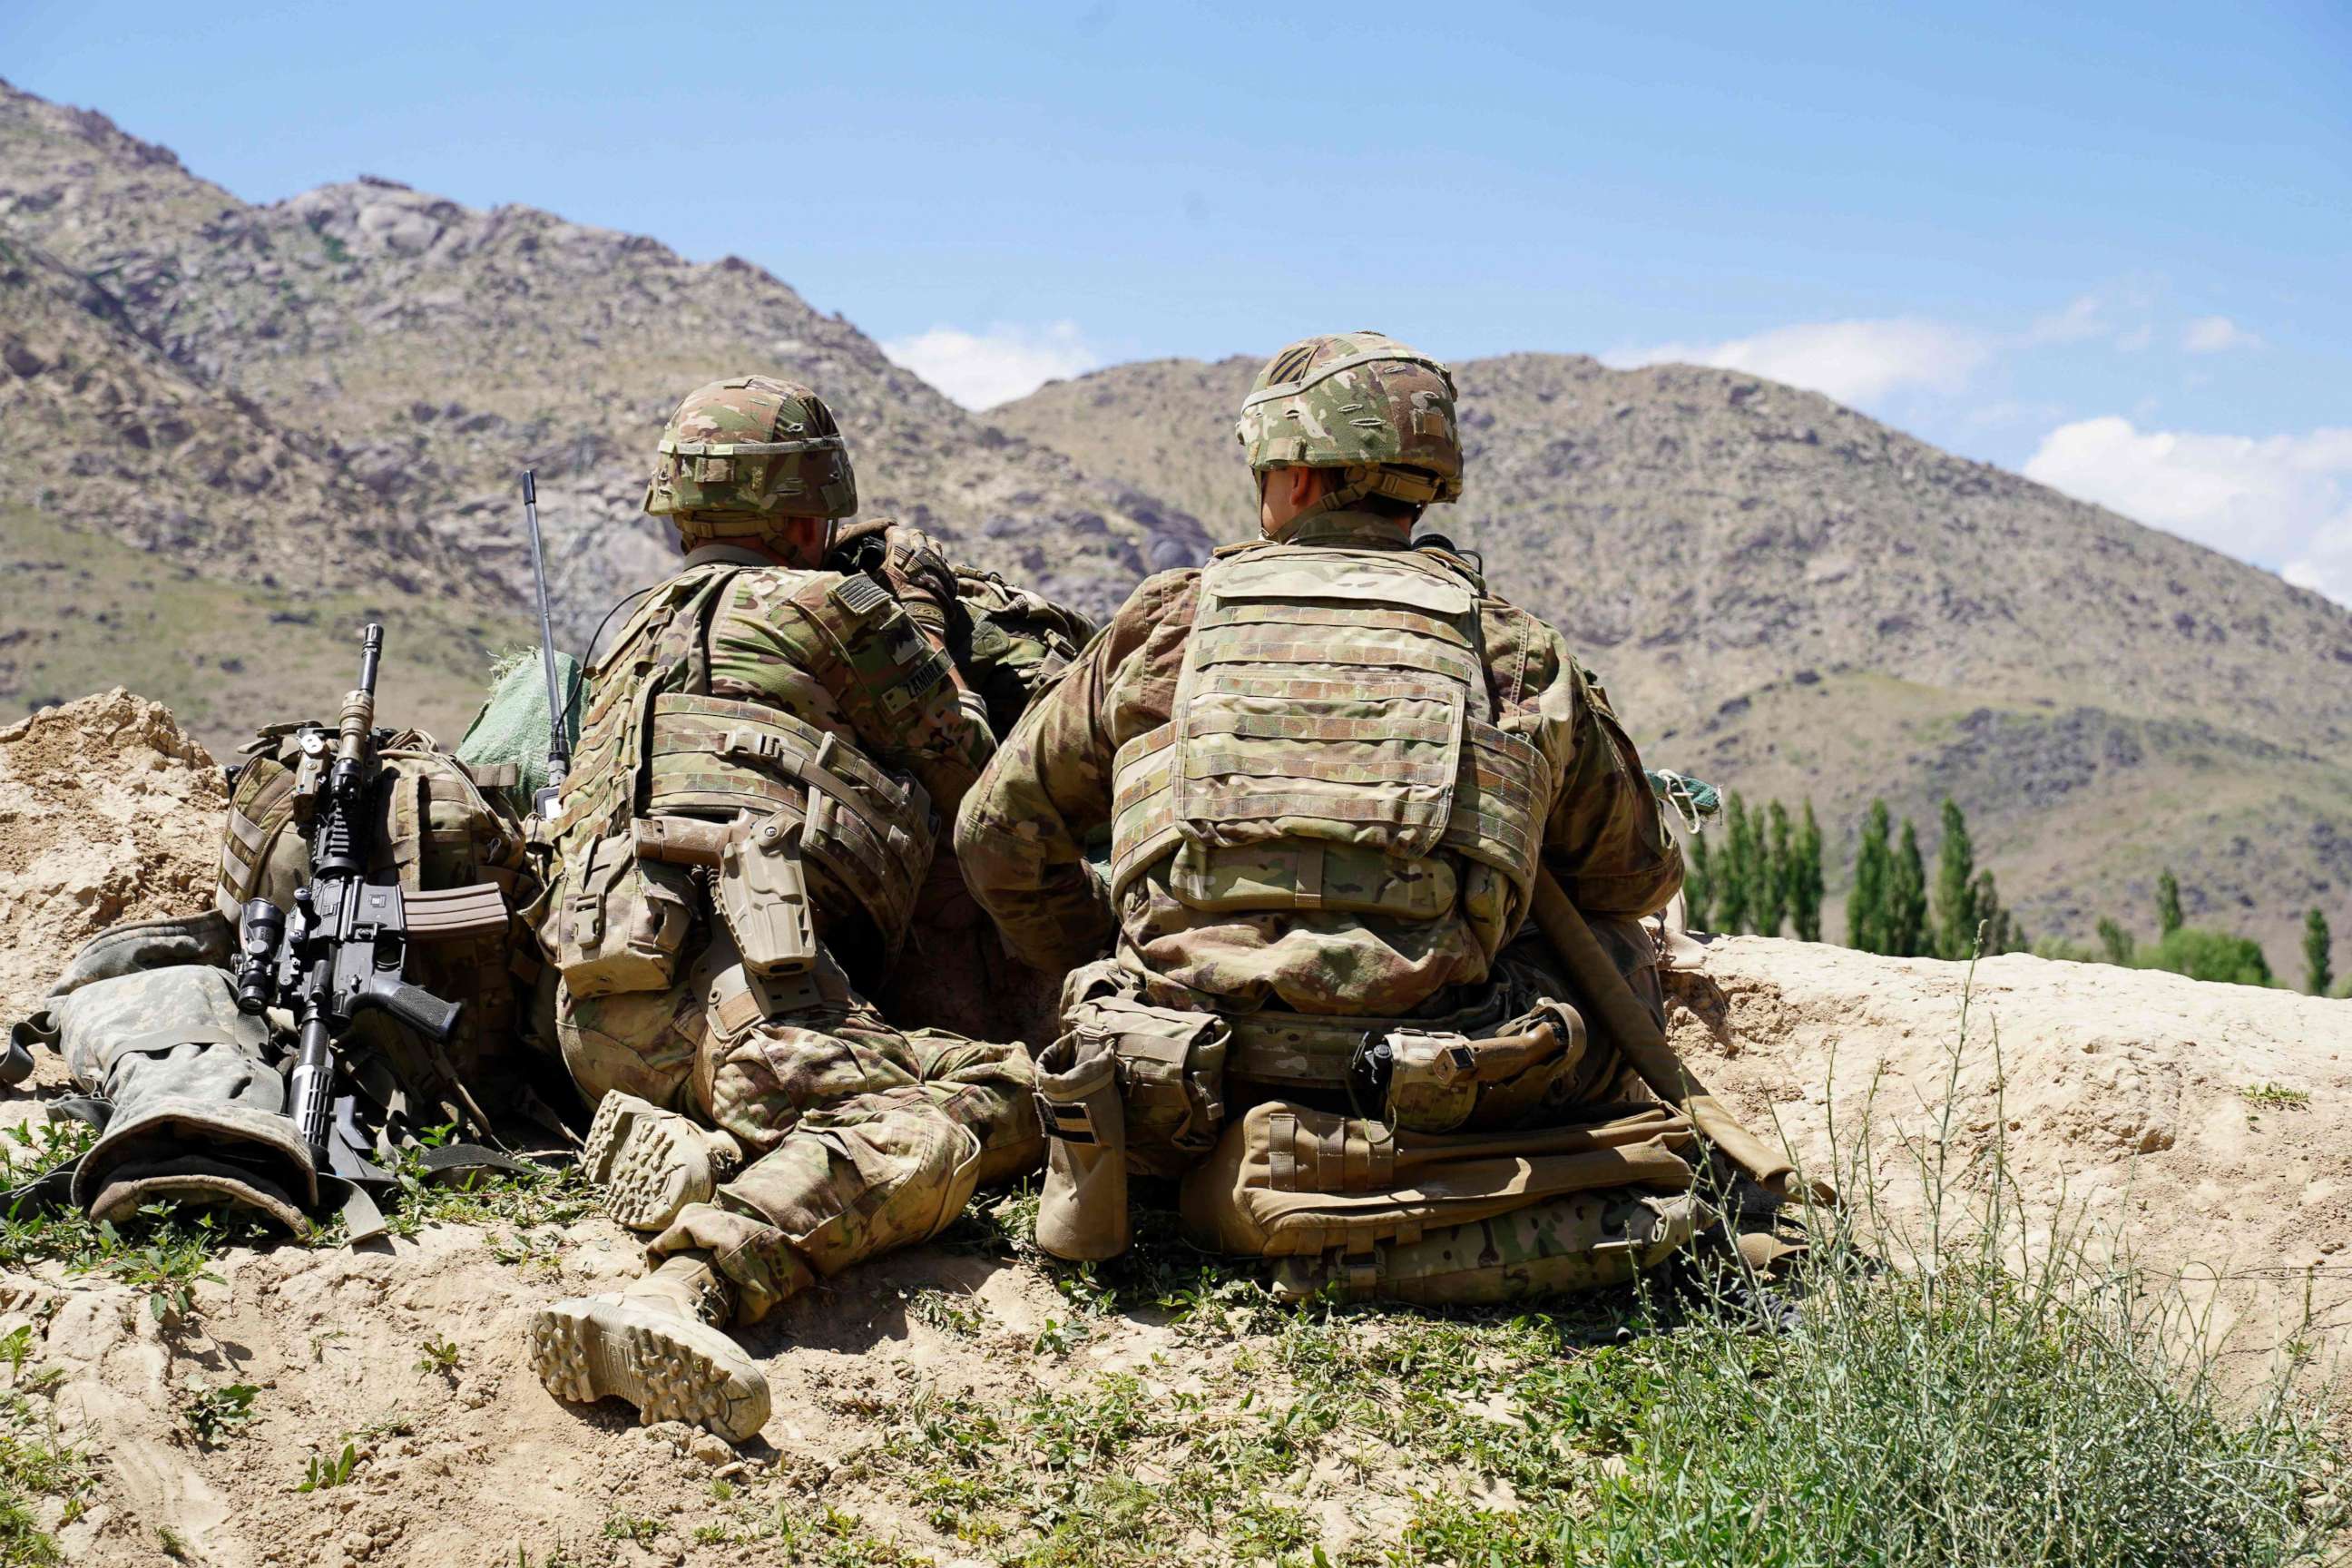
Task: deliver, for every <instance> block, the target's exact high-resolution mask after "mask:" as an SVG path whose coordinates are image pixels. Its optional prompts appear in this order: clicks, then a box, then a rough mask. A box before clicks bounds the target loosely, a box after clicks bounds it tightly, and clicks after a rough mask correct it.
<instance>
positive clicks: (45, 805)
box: [0, 687, 228, 1017]
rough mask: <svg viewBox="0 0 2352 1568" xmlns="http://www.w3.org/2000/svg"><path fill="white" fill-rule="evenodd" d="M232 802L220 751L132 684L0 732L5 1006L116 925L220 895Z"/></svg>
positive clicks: (37, 988) (21, 1000)
mask: <svg viewBox="0 0 2352 1568" xmlns="http://www.w3.org/2000/svg"><path fill="white" fill-rule="evenodd" d="M227 805H228V789H227V786H226V784H224V783H223V780H222V773H221V770H220V766H219V764H218V763H215V762H214V761H213V759H212V755H211V753H209V752H206V751H205V749H204V747H203V746H202V745H200V744H198V743H197V742H195V741H194V740H193V739H191V738H190V737H189V736H188V735H187V734H186V732H185V731H183V730H181V728H180V726H179V723H178V722H177V721H175V720H174V719H173V717H172V715H171V712H170V711H169V710H166V709H165V708H164V707H163V705H162V704H160V703H155V702H150V701H148V700H146V699H145V698H143V697H134V696H132V695H131V693H130V692H128V691H125V690H123V689H121V688H120V687H117V688H116V689H113V690H112V691H108V692H102V693H100V695H98V696H95V697H85V698H83V699H82V700H80V701H79V702H69V703H67V704H66V705H65V706H63V707H60V708H49V709H44V710H42V711H40V712H38V713H36V714H34V715H33V716H32V717H31V718H29V719H26V720H25V721H22V722H20V723H16V724H11V725H10V726H8V727H7V728H6V729H5V730H0V1008H5V1010H6V1012H7V1014H8V1016H12V1017H13V1016H16V1014H17V1013H20V1012H22V1011H24V1010H26V1009H27V1008H29V1007H30V1006H32V1005H33V1004H34V1001H35V999H36V998H37V997H38V996H39V995H40V994H41V993H42V992H43V991H45V990H47V987H48V984H49V982H51V981H52V980H54V979H56V977H57V975H58V971H59V970H61V969H63V968H64V966H65V962H66V960H67V958H68V957H69V956H70V955H71V954H72V952H73V950H74V949H75V948H77V947H79V946H80V945H81V943H83V942H87V941H88V940H89V938H91V937H93V936H96V935H97V934H98V933H99V932H100V931H104V930H105V929H106V928H107V927H109V926H111V925H115V924H118V923H120V922H121V921H133V920H144V919H152V918H155V917H158V916H163V915H179V914H189V913H193V912H194V911H197V910H202V909H204V908H205V907H206V906H207V905H208V904H210V903H211V902H212V897H213V879H214V875H215V871H216V870H217V868H218V865H219V860H220V831H221V813H222V812H223V811H224V810H225V809H226V807H227Z"/></svg>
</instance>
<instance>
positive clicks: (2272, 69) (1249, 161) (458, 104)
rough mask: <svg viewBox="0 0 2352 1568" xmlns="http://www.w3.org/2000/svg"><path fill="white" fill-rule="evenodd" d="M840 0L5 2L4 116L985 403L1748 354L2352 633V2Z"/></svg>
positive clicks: (0, 14) (252, 195) (1744, 360)
mask: <svg viewBox="0 0 2352 1568" xmlns="http://www.w3.org/2000/svg"><path fill="white" fill-rule="evenodd" d="M859 9H860V8H855V7H841V8H836V9H835V10H834V11H833V12H831V13H828V14H824V15H808V14H805V8H799V7H776V8H774V12H773V17H772V19H763V20H756V21H747V20H744V19H742V18H741V17H740V16H737V15H730V14H729V13H727V12H726V11H724V10H723V9H713V10H711V11H709V12H708V13H704V14H702V15H707V16H708V17H709V20H707V21H705V20H702V19H701V16H698V13H697V12H696V11H695V10H693V9H691V8H685V7H674V8H669V9H668V10H667V16H665V15H664V14H663V13H661V12H657V11H656V9H655V8H653V7H647V6H598V5H565V6H560V7H559V6H540V5H529V4H522V3H519V0H518V3H509V4H507V5H500V6H498V7H487V6H478V5H476V6H462V5H434V4H412V5H405V6H402V7H386V6H364V7H361V6H327V5H315V6H312V5H305V6H291V5H282V6H269V5H241V6H235V7H205V6H189V5H184V4H181V5H169V6H166V5H147V4H142V3H136V0H125V3H122V4H118V5H113V6H110V7H108V8H107V10H106V11H105V13H104V23H105V25H104V26H102V27H94V26H91V25H90V20H89V18H90V16H91V13H89V10H88V8H87V6H86V5H61V4H54V3H52V0H8V4H7V5H5V6H0V75H5V76H6V77H7V78H8V79H10V80H12V81H14V82H16V84H17V85H18V86H20V87H23V88H26V89H29V90H31V91H35V92H38V93H41V94H43V95H45V96H47V97H51V98H56V99H60V100H67V101H70V102H76V103H82V104H89V105H91V106H94V107H98V108H100V109H103V110H106V111H107V112H108V113H109V114H110V115H112V116H113V117H114V118H115V119H117V120H118V121H121V123H122V124H123V125H124V126H125V127H126V128H127V129H129V130H131V131H132V132H135V133H137V134H140V135H142V136H146V137H149V138H152V139H153V140H156V141H160V142H164V143H166V144H167V145H169V146H171V147H173V149H175V150H176V151H177V152H179V153H180V154H181V155H182V157H183V158H184V160H185V162H186V163H188V164H189V166H190V167H191V168H193V169H194V170H195V171H196V172H198V173H200V174H205V175H206V176H208V177H210V178H212V179H215V180H217V181H218V182H220V183H221V184H225V185H226V186H227V187H228V188H229V189H230V190H232V191H234V192H236V194H237V195H240V196H243V197H246V198H247V199H249V200H255V201H268V200H275V199H278V198H280V197H283V196H287V195H292V194H294V193H295V192H297V191H299V190H302V189H304V188H306V187H308V186H310V185H314V184H320V183H322V182H326V181H331V180H339V179H347V178H350V177H351V176H352V175H353V174H357V173H360V172H362V171H366V172H370V173H374V174H384V175H388V176H391V177H393V178H396V179H400V180H404V181H405V182H407V183H409V184H415V185H417V186H419V187H421V188H424V189H428V190H433V191H436V192H440V193H442V194H445V195H451V196H454V197H456V198H457V199H459V200H461V201H465V202H467V203H469V204H472V205H493V204H496V203H499V202H527V203H530V204H531V205H538V206H543V207H548V208H551V209H553V210H555V211H557V212H561V213H562V214H564V215H565V216H569V217H572V218H575V219H578V220H581V221H583V222H589V223H596V224H602V225H605V226H612V227H615V228H622V229H627V230H632V231H636V232H642V233H647V234H652V235H655V236H656V237H660V238H661V239H663V240H665V241H667V242H668V243H669V244H671V245H673V246H675V247H677V248H678V249H680V250H682V251H684V252H685V253H687V254H688V255H689V256H693V257H697V258H715V257H718V256H721V255H725V254H728V253H730V252H733V253H736V254H740V255H742V256H744V257H747V258H751V259H752V260H755V261H758V262H760V263H761V264H762V265H764V266H767V267H769V268H772V270H774V271H775V272H776V273H778V274H779V275H780V276H782V277H783V278H784V279H787V280H788V281H790V282H792V283H793V285H794V286H795V287H797V288H798V289H800V290H801V291H802V292H803V294H804V295H806V296H807V297H808V298H809V300H811V301H812V302H813V303H814V304H816V305H817V306H819V307H820V308H823V309H825V310H839V311H841V312H842V313H843V314H845V315H846V316H847V317H848V318H849V319H850V320H852V321H856V323H857V324H858V325H860V326H861V327H863V328H865V329H866V331H868V332H870V333H872V334H873V335H874V336H875V337H877V338H878V339H880V340H882V341H883V342H885V343H886V344H887V345H889V346H890V348H891V350H892V352H893V353H896V354H898V356H899V357H901V358H902V359H904V360H906V361H907V362H908V363H911V364H914V365H915V366H916V368H918V369H920V370H923V371H924V372H925V373H926V374H929V375H930V376H931V377H932V378H933V379H934V380H935V381H937V382H939V383H940V384H941V385H943V386H944V387H946V388H947V389H948V390H949V391H950V393H952V394H954V395H959V396H960V397H961V398H963V399H964V400H965V401H967V402H971V403H973V404H975V405H984V404H985V403H987V402H989V401H991V400H992V399H994V398H997V397H1000V396H1003V395H1013V394H1014V393H1017V392H1019V391H1022V390H1025V388H1026V385H1028V384H1034V380H1035V379H1036V378H1037V377H1039V376H1042V375H1044V374H1069V373H1073V372H1076V371H1078V370H1082V369H1085V368H1087V367H1088V366H1091V365H1093V364H1097V363H1109V362H1112V361H1117V360H1122V359H1129V358H1137V357H1145V356H1159V355H1170V354H1189V355H1197V356H1203V357H1214V356H1218V355H1222V354H1226V353H1253V354H1255V353H1267V352H1269V351H1271V350H1272V349H1273V348H1275V347H1276V346H1278V345H1279V344H1280V343H1282V342H1285V341H1286V340H1287V339H1289V338H1292V337H1295V336H1297V335H1299V334H1300V333H1302V332H1304V331H1315V330H1323V329H1328V328H1350V327H1359V326H1378V327H1380V328H1381V329H1382V330H1384V331H1391V332H1393V333H1396V334H1398V335H1400V336H1402V337H1406V338H1408V339H1411V340H1412V341H1413V342H1418V343H1420V344H1421V345H1422V346H1423V347H1425V348H1428V349H1430V350H1432V351H1433V352H1435V353H1440V354H1443V355H1446V356H1449V357H1454V358H1469V357H1473V356H1476V355H1481V354H1488V353H1503V352H1507V351H1510V350H1516V349H1553V350H1574V351H1581V352H1586V353H1600V354H1602V355H1603V356H1604V357H1607V358H1610V359H1612V360H1613V361H1616V362H1618V363H1634V362H1637V361H1640V360H1643V359H1645V358H1654V357H1661V356H1671V357H1679V358H1685V359H1697V360H1705V361H1710V362H1713V363H1730V364H1738V365H1743V366H1747V367H1749V368H1752V369H1755V370H1757V371H1759V372H1760V373H1762V374H1772V375H1777V376H1780V377H1782V378H1783V379H1789V380H1793V381H1797V382H1800V383H1802V384H1809V385H1812V386H1816V387H1819V388H1820V389H1822V390H1823V391H1826V392H1829V393H1830V394H1832V395H1835V396H1838V397H1840V398H1842V399H1843V400H1845V401H1847V402H1851V403H1853V404H1855V405H1858V406H1860V407H1863V408H1864V409H1866V410H1868V411H1869V412H1871V413H1874V414H1876V415H1879V416H1883V417H1885V418H1888V419H1891V420H1893V421H1894V422H1895V423H1897V424H1899V425H1902V426H1905V427H1906V428H1908V429H1912V430H1915V431H1916V432H1917V433H1919V434H1921V435H1923V436H1925V437H1927V438H1929V439H1931V440H1934V441H1936V442H1937V443H1938V444H1940V445H1943V446H1946V447H1951V448H1954V449H1956V450H1958V451H1961V452H1964V453H1967V454H1969V455H1970V456H1973V457H1979V458H1988V459H1990V460H1992V461H1996V462H2000V463H2001V464H2004V465H2005V466H2008V467H2011V468H2021V469H2023V470H2025V471H2027V472H2029V473H2031V474H2032V475H2033V476H2034V477H2036V478H2042V479H2047V480H2048V481H2049V482H2052V483H2054V484H2057V485H2058V486H2059V487H2060V488H2062V489H2067V490H2070V491H2072V492H2074V493H2076V494H2081V495H2084V496H2088V497H2090V498H2092V499H2096V500H2105V501H2107V502H2109V503H2110V504H2114V505H2116V506H2117V507H2118V508H2119V509H2121V510H2125V511H2126V512H2128V513H2130V514H2132V515H2134V516H2137V517H2140V518H2141V519H2142V520H2143V521H2149V522H2152V523H2156V524H2158V525H2159V526H2164V527H2168V528H2172V529H2174V530H2176V531H2180V532H2184V533H2188V534H2189V535H2191V536H2192V537H2196V538H2200V539H2202V540H2205V541H2206V542H2210V543H2215V544H2218V545H2220V546H2221V547H2223V548H2226V549H2229V550H2231V551H2232V552H2236V553H2239V554H2242V555H2245V556H2247V557H2249V558H2251V559H2254V560H2256V561H2259V562H2261V563H2263V564H2265V565H2270V566H2273V567H2277V568H2283V569H2284V570H2285V571H2286V572H2287V574H2288V575H2290V576H2291V577H2294V578H2295V579H2296V580H2298V581H2302V582H2305V583H2306V584H2310V585H2315V586H2319V587H2322V588H2323V589H2324V590H2326V591H2328V592H2331V593H2333V594H2334V595H2336V596H2337V597H2339V598H2343V599H2346V600H2347V602H2352V284H2347V279H2352V5H2345V4H2343V3H2342V0H2335V3H2332V4H2330V3H2323V0H2312V3H2304V4H2280V5H2259V4H2254V5H2219V4H2217V5H2200V6H2168V5H2160V4H2150V3H2147V0H2140V3H2136V4H2095V5H2074V6H2052V5H2048V4H2047V0H2041V3H2038V4H2034V5H2009V4H2003V3H2000V0H1980V3H1979V4H1974V5H1967V6H1949V7H1937V6H1925V5H1899V6H1889V5H1792V6H1767V5H1753V4H1750V5H1742V6H1737V7H1734V6H1718V5H1682V6H1657V5H1653V6H1642V7H1631V6H1624V5H1609V6H1591V7H1570V6H1565V5H1553V6H1540V7H1538V6H1518V5H1477V4H1460V5H1451V6H1439V5H1426V4H1424V5H1414V6H1402V5H1396V6H1390V5H1376V4H1369V3H1367V4H1360V5H1355V6H1351V7H1344V8H1341V7H1328V6H1311V5H1309V6H1296V7H1287V6H1278V5H1266V4H1264V3H1263V0H1261V3H1260V4H1258V5H1250V6H1244V5H1169V4H1162V5H1151V6H1146V5H1136V4H1132V3H1131V0H1122V3H1097V4H1070V5H1063V4H1052V5H1022V6H1004V5H996V6H981V5H919V4H906V5H898V6H896V7H893V8H892V9H891V10H890V11H889V12H888V14H887V16H873V17H868V16H859V15H858V14H857V12H858V10H859ZM225 12H226V13H229V14H226V15H224V14H223V13H225ZM795 13H801V14H795Z"/></svg>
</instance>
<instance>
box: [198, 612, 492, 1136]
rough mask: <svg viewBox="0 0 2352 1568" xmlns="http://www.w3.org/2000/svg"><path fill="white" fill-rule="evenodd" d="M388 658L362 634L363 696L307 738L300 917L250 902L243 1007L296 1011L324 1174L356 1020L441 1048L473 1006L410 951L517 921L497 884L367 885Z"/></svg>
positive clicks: (299, 774) (305, 1106) (378, 635)
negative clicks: (379, 700)
mask: <svg viewBox="0 0 2352 1568" xmlns="http://www.w3.org/2000/svg"><path fill="white" fill-rule="evenodd" d="M382 657H383V627H382V626H368V627H367V628H366V629H365V630H364V631H362V633H361V636H360V684H359V689H357V690H355V691H353V692H352V694H351V695H350V696H348V697H346V698H344V699H343V710H342V716H341V721H340V722H339V724H338V726H337V728H336V731H335V733H334V736H333V738H332V740H330V738H329V736H328V733H327V731H324V730H322V729H321V728H320V727H319V726H318V725H315V724H313V725H308V726H306V727H304V728H303V729H302V730H300V731H298V732H297V734H296V742H297V743H298V744H299V746H300V748H301V751H302V761H301V763H300V764H299V767H298V768H297V770H296V773H295V785H294V791H295V801H296V810H297V811H298V812H299V811H301V810H302V808H303V807H304V806H305V805H308V807H309V808H310V815H309V819H308V822H307V825H306V826H305V829H304V834H303V837H304V838H305V839H306V841H307V842H308V843H309V845H310V882H309V883H308V884H307V885H305V886H303V887H301V888H298V889H295V893H294V908H293V910H291V911H290V912H289V911H288V910H280V909H279V908H278V906H277V905H275V904H273V903H271V902H270V901H269V900H267V899H255V900H252V901H251V902H250V903H248V904H247V905H246V906H245V910H244V919H243V922H242V926H243V929H242V931H241V939H242V941H243V943H244V958H243V961H242V962H241V963H239V964H238V966H237V974H236V1005H237V1009H238V1011H240V1012H243V1013H247V1014H255V1015H258V1014H260V1013H262V1012H265V1011H267V1010H268V1008H269V1007H270V1006H272V1005H275V1004H277V1003H278V1002H279V1001H280V1000H281V999H282V1000H283V1001H284V1003H285V1005H287V1007H288V1008H289V1010H290V1011H292V1013H293V1015H294V1023H295V1026H296V1028H297V1029H298V1030H299V1047H298V1048H297V1050H296V1053H295V1058H294V1071H293V1076H292V1079H291V1082H290V1083H289V1096H288V1098H289V1106H288V1113H289V1115H290V1116H292V1118H293V1119H294V1125H295V1126H296V1127H297V1128H299V1130H300V1131H301V1134H302V1141H303V1142H305V1143H307V1144H309V1145H310V1157H311V1160H312V1162H313V1163H315V1164H316V1165H317V1167H318V1168H319V1169H320V1170H321V1171H327V1170H330V1169H332V1168H333V1167H334V1165H335V1161H334V1160H333V1158H332V1152H331V1151H330V1149H329V1147H328V1143H329V1140H328V1113H329V1111H330V1110H331V1104H332V1101H333V1099H334V1092H333V1091H334V1078H335V1045H336V1042H337V1041H338V1040H340V1039H341V1037H343V1035H344V1034H345V1033H347V1032H348V1031H349V1030H350V1028H351V1026H352V1022H353V1020H355V1019H356V1018H357V1017H358V1016H360V1015H361V1014H362V1013H365V1012H368V1011H369V1010H371V1009H376V1010H380V1011H383V1012H385V1013H389V1014H391V1015H392V1016H394V1017H395V1018H397V1019H399V1020H400V1021H401V1022H402V1023H404V1024H406V1025H408V1026H410V1027H411V1028H414V1029H415V1030H416V1031H417V1032H418V1033H419V1034H422V1035H424V1036H425V1037H428V1038H429V1039H431V1040H433V1041H435V1042H436V1044H437V1043H440V1042H444V1041H446V1040H447V1039H448V1038H449V1037H450V1035H451V1034H452V1033H453V1032H454V1031H455V1030H456V1029H457V1018H458V1015H459V1013H460V1011H461V1010H462V1008H463V1005H464V1004H462V1003H458V1002H445V1001H443V1000H441V998H439V997H438V996H436V995H434V994H432V993H430V992H428V991H426V990H425V989H424V988H423V987H422V986H419V985H415V984H410V982H409V981H408V980H407V978H406V977H405V970H406V966H407V962H408V944H409V943H410V942H428V941H436V940H440V939H443V938H448V937H457V936H476V935H481V934H483V933H486V932H488V931H503V930H505V929H506V925H507V912H506V905H505V902H504V900H502V899H501V898H500V897H499V890H498V889H496V888H494V887H492V886H490V885H489V884H488V883H487V882H482V883H477V884H475V885H474V886H472V887H468V888H457V889H449V890H447V891H437V892H424V893H404V892H402V891H401V889H400V888H399V887H398V885H397V884H381V883H372V882H370V881H369V880H368V879H367V868H368V861H369V858H370V852H371V851H372V850H373V848H374V846H373V844H372V843H370V842H369V839H370V837H371V832H370V830H371V828H372V826H373V823H374V820H375V814H374V813H373V811H371V810H370V809H369V805H370V802H369V796H370V795H371V794H372V793H373V786H374V784H375V781H376V766H377V764H376V749H377V747H378V745H379V744H381V743H382V741H383V739H385V738H387V737H386V736H385V735H383V733H381V732H379V731H377V730H376V729H375V677H376V666H377V664H378V662H379V661H380V660H381V658H382Z"/></svg>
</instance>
